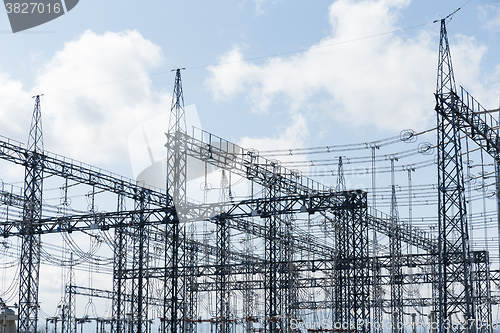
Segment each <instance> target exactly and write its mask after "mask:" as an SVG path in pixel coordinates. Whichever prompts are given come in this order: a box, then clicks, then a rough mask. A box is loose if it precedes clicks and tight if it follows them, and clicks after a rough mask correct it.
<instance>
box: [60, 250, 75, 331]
mask: <svg viewBox="0 0 500 333" xmlns="http://www.w3.org/2000/svg"><path fill="white" fill-rule="evenodd" d="M69 260H70V266H69V272H68V278H67V285H66V287H65V289H64V294H65V295H64V296H65V297H64V298H65V299H64V304H63V308H62V318H61V321H62V329H61V331H62V333H74V332H75V326H74V322H75V312H76V307H75V295H73V290H72V288H71V286H72V285H73V277H74V273H73V252H71V253H70V259H69Z"/></svg>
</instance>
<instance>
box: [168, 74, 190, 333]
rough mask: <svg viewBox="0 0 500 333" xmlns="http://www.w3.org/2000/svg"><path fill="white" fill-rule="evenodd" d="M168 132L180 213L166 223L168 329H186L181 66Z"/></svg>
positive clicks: (171, 182) (171, 185)
mask: <svg viewBox="0 0 500 333" xmlns="http://www.w3.org/2000/svg"><path fill="white" fill-rule="evenodd" d="M168 134H169V135H172V136H173V139H172V140H168V142H167V144H166V147H167V179H166V180H167V192H168V194H169V195H170V196H171V197H172V198H173V200H174V204H175V209H176V214H175V216H174V218H173V221H172V222H171V223H167V224H166V235H167V238H168V237H171V241H169V242H167V243H166V247H165V279H166V281H165V305H164V323H165V324H166V327H164V332H168V331H170V332H172V333H176V332H181V331H183V328H184V322H183V319H185V318H186V317H187V316H186V313H187V312H188V311H187V309H186V305H187V299H186V295H185V274H184V272H183V267H185V263H186V256H185V253H184V249H185V248H184V246H183V244H184V242H185V240H186V231H185V225H184V224H183V223H181V221H180V220H181V219H182V216H183V215H182V207H183V205H184V204H185V202H186V179H187V178H186V174H187V155H186V150H185V147H184V145H185V144H184V143H183V140H182V139H181V138H180V136H181V135H182V134H186V115H185V111H184V96H183V93H182V81H181V69H180V68H178V69H176V70H175V85H174V92H173V95H172V107H171V108H170V119H169V126H168Z"/></svg>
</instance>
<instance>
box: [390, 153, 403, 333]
mask: <svg viewBox="0 0 500 333" xmlns="http://www.w3.org/2000/svg"><path fill="white" fill-rule="evenodd" d="M394 160H395V157H391V188H392V198H391V234H390V236H389V249H390V254H391V269H390V274H391V280H390V281H391V314H392V318H391V319H392V332H393V333H401V332H403V331H404V326H403V322H402V321H403V286H402V284H403V274H402V269H401V266H402V262H401V231H400V228H399V226H398V224H399V212H398V204H397V200H396V183H395V179H394Z"/></svg>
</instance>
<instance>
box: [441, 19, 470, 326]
mask: <svg viewBox="0 0 500 333" xmlns="http://www.w3.org/2000/svg"><path fill="white" fill-rule="evenodd" d="M436 102H437V104H436V111H437V124H438V131H437V132H438V144H437V146H438V247H439V250H438V251H439V253H438V272H437V273H438V281H437V285H436V287H437V288H438V302H437V308H436V311H437V322H438V330H439V332H441V333H444V332H445V331H447V330H448V332H455V331H457V329H455V328H454V326H451V327H450V324H451V323H453V322H455V323H457V322H466V323H470V322H474V321H475V314H474V306H473V299H472V277H471V271H472V269H471V257H470V250H469V233H468V232H469V230H468V227H467V215H466V206H465V198H464V180H463V165H462V155H461V142H460V141H461V140H460V133H459V128H458V119H457V115H456V112H458V110H457V103H458V96H457V95H456V87H455V79H454V76H453V67H452V63H451V54H450V49H449V44H448V36H447V32H446V23H445V20H444V19H443V20H441V38H440V44H439V61H438V77H437V87H436ZM466 326H467V328H466V329H465V331H466V332H474V331H475V328H474V327H471V326H470V325H466ZM455 327H456V326H455Z"/></svg>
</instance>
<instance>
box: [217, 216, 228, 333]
mask: <svg viewBox="0 0 500 333" xmlns="http://www.w3.org/2000/svg"><path fill="white" fill-rule="evenodd" d="M228 252H229V228H228V223H227V221H226V220H225V219H219V220H218V222H217V258H216V260H217V263H216V270H215V271H216V277H215V279H216V299H217V302H216V310H217V311H216V314H217V317H216V319H215V320H216V327H217V330H216V331H217V333H228V332H229V322H228V319H229V286H228V283H229V279H228V275H229V266H228Z"/></svg>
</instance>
